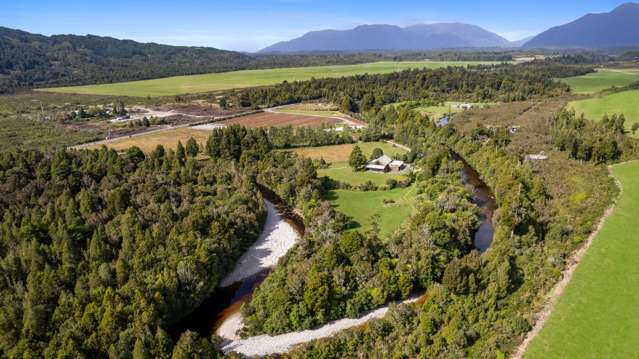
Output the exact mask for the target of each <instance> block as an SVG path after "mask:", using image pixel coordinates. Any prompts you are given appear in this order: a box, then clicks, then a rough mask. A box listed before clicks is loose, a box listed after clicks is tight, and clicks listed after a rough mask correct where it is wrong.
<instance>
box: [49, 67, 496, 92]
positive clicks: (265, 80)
mask: <svg viewBox="0 0 639 359" xmlns="http://www.w3.org/2000/svg"><path fill="white" fill-rule="evenodd" d="M485 63H486V62H476V61H459V62H456V61H455V62H453V61H405V62H391V61H385V62H374V63H366V64H357V65H335V66H312V67H294V68H277V69H266V70H244V71H232V72H222V73H211V74H202V75H189V76H175V77H167V78H161V79H154V80H144V81H132V82H121V83H113V84H103V85H87V86H72V87H57V88H48V89H43V91H50V92H61V93H78V94H92V95H112V96H132V97H147V96H150V97H157V96H173V95H178V94H187V93H201V92H212V91H221V90H229V89H236V88H247V87H256V86H267V85H275V84H278V83H281V82H283V81H304V80H310V79H312V78H327V77H343V76H353V75H358V74H365V73H369V74H383V73H390V72H395V71H401V70H407V69H415V68H441V67H447V66H468V65H477V64H485Z"/></svg>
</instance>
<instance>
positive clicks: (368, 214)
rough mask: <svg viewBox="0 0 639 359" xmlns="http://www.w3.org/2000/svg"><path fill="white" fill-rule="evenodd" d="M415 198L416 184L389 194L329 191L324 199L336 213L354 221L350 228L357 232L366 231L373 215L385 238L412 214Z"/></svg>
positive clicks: (370, 224) (381, 192)
mask: <svg viewBox="0 0 639 359" xmlns="http://www.w3.org/2000/svg"><path fill="white" fill-rule="evenodd" d="M415 197H416V190H415V185H412V186H410V187H407V188H396V189H393V190H390V191H372V192H364V191H352V190H335V191H331V192H329V194H328V196H327V199H328V200H330V201H331V203H332V204H333V206H334V207H335V208H336V209H337V210H338V211H340V212H342V213H344V214H345V215H347V216H349V217H351V218H352V219H353V221H354V224H355V225H354V227H353V228H354V229H357V230H361V231H366V230H369V229H370V228H371V226H372V221H373V216H374V215H378V216H379V218H378V220H376V223H377V224H378V225H379V228H380V234H381V235H382V236H386V235H388V234H390V233H392V232H393V231H395V230H396V229H398V228H399V227H400V226H401V224H402V223H403V222H404V221H405V220H406V219H407V218H408V217H409V216H410V215H411V213H412V211H413V205H414V203H415ZM384 201H386V203H384Z"/></svg>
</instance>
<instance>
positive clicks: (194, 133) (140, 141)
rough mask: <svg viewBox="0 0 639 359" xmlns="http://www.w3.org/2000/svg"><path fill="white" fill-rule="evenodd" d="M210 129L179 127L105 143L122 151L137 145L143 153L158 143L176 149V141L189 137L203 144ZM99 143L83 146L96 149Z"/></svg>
mask: <svg viewBox="0 0 639 359" xmlns="http://www.w3.org/2000/svg"><path fill="white" fill-rule="evenodd" d="M210 133H211V132H210V131H203V130H196V129H193V128H191V127H181V128H175V129H170V130H166V131H156V132H151V133H148V134H143V135H139V136H132V137H122V138H117V139H114V140H113V141H110V142H109V143H107V144H105V145H106V146H107V147H109V148H112V149H114V150H116V151H123V150H126V149H128V148H130V147H133V146H138V147H140V149H141V150H142V151H144V152H145V153H150V152H152V151H153V150H154V149H155V148H156V147H157V146H158V145H162V146H164V147H165V148H166V149H176V148H177V145H178V142H182V144H183V145H185V144H186V141H188V140H189V138H191V137H193V138H194V139H195V140H196V141H197V143H198V144H200V145H202V146H203V145H204V143H206V140H207V139H208V137H209V135H210ZM102 146H103V145H102V144H101V143H98V144H91V145H88V146H83V148H86V149H98V148H100V147H102Z"/></svg>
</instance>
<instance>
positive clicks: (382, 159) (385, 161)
mask: <svg viewBox="0 0 639 359" xmlns="http://www.w3.org/2000/svg"><path fill="white" fill-rule="evenodd" d="M373 162H374V163H373V164H376V165H382V166H386V165H388V164H389V163H391V162H393V159H392V158H390V157H388V156H386V155H383V156H382V157H380V158H378V159H375V160H373Z"/></svg>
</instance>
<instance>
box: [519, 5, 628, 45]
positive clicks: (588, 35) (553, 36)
mask: <svg viewBox="0 0 639 359" xmlns="http://www.w3.org/2000/svg"><path fill="white" fill-rule="evenodd" d="M637 23H639V4H637V3H626V4H623V5H621V6H619V7H617V8H616V9H614V10H613V11H611V12H609V13H602V14H588V15H585V16H583V17H581V18H579V19H577V20H575V21H573V22H571V23H568V24H565V25H561V26H557V27H553V28H551V29H549V30H547V31H545V32H543V33H541V34H539V35H537V36H536V37H535V38H533V39H532V40H530V41H528V42H527V43H526V44H525V45H524V47H525V48H554V49H565V48H587V49H603V48H620V47H637V46H639V27H638V26H637Z"/></svg>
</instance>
